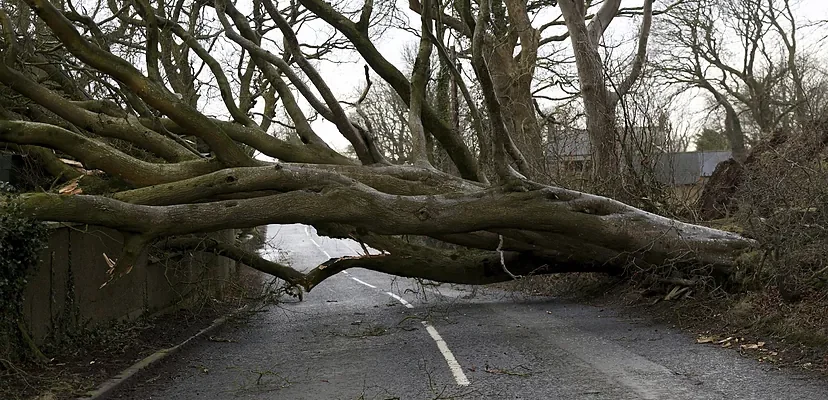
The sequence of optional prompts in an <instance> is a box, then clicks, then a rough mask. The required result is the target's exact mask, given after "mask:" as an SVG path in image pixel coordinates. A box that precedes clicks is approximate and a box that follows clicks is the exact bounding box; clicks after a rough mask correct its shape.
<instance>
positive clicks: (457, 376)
mask: <svg viewBox="0 0 828 400" xmlns="http://www.w3.org/2000/svg"><path fill="white" fill-rule="evenodd" d="M305 235H307V236H308V239H310V241H311V243H313V244H314V245H315V246H316V247H317V248H318V249H319V251H321V252H322V253H324V254H325V256H326V257H328V258H332V257H331V255H330V254H328V252H327V251H325V250H324V249H323V248H322V246H320V245H319V243H316V241H315V240H313V237H312V236H311V234H310V230H309V229H308V227H307V226H305ZM345 246H347V247H348V248H349V249H351V251H353V252H354V253H356V251H354V249H353V248H351V246H348V245H347V244H345ZM342 272H343V273H344V274H346V275H347V274H348V272H347V271H342ZM351 279H353V280H354V281H356V282H358V283H361V284H363V285H365V286H368V287H369V288H371V289H376V288H377V287H376V286H374V285H372V284H370V283H368V282H365V281H363V280H360V279H357V278H354V277H351ZM385 294H387V295H389V296H391V297H393V298H395V299H397V301H399V302H400V303H402V305H404V306H406V307H407V308H414V306H413V305H411V303H409V302H408V301H406V300H405V299H404V298H402V297H400V296H398V295H396V294H394V293H391V292H385ZM421 322H422V323H423V325H424V326H425V328H426V331H428V334H429V335H431V338H432V339H434V341H435V342H436V343H437V349H439V350H440V353H441V354H442V355H443V358H445V359H446V363H448V367H449V370H451V374H452V375H454V380H455V381H456V382H457V384H458V385H460V386H468V385H469V383H470V382H469V378H467V377H466V374H465V373H463V368H462V367H461V366H460V363H458V362H457V359H456V358H454V354H453V353H452V352H451V350H449V348H448V344H446V341H445V340H443V337H442V336H440V333H439V332H437V329H435V328H434V326H432V325H431V324H429V323H428V321H421Z"/></svg>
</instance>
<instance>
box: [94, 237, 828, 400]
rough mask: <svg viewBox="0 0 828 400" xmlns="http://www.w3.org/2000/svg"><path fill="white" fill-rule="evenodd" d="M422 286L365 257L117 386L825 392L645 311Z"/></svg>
mask: <svg viewBox="0 0 828 400" xmlns="http://www.w3.org/2000/svg"><path fill="white" fill-rule="evenodd" d="M269 236H271V238H272V240H271V244H272V245H274V246H275V247H279V248H282V249H285V250H284V251H282V250H280V251H276V250H273V251H271V252H270V253H269V256H270V257H274V258H281V259H282V260H289V261H290V263H291V264H292V265H293V266H294V267H295V268H300V269H303V270H307V269H310V268H313V267H315V266H316V265H318V264H320V263H321V262H323V261H325V260H327V259H328V257H337V256H342V255H354V254H357V252H358V250H359V249H360V247H359V245H358V244H356V243H354V242H348V241H339V240H333V239H328V238H322V237H319V236H317V235H316V234H315V233H314V230H313V228H308V227H305V226H302V225H279V226H277V225H273V226H270V227H269ZM444 286H445V285H443V286H440V287H430V286H426V287H423V286H421V285H417V284H416V283H415V282H414V281H413V280H409V279H402V278H394V277H391V276H388V275H384V274H380V273H375V272H371V271H366V270H356V269H355V270H351V271H348V273H347V274H339V275H337V276H334V277H332V278H330V279H328V280H327V281H325V282H323V283H322V284H321V285H320V286H318V287H317V288H315V289H314V290H313V291H312V292H311V293H309V294H307V295H306V296H305V299H304V301H302V302H295V301H293V302H286V303H282V304H279V305H274V306H271V307H269V308H267V309H266V310H263V311H262V312H259V313H256V315H254V316H252V317H250V318H248V319H246V320H244V321H237V322H234V323H230V324H228V325H226V326H225V327H223V328H222V329H220V330H219V331H217V332H214V333H213V334H212V335H211V336H212V339H213V340H209V339H202V340H201V341H199V342H198V343H195V344H193V345H191V346H189V347H188V348H186V349H185V350H183V351H181V352H179V353H176V354H175V355H173V356H171V357H169V358H168V359H166V360H165V361H163V362H162V363H161V364H160V365H158V366H156V367H153V368H152V369H150V370H148V371H145V372H143V373H142V374H140V375H139V376H138V377H137V379H135V380H134V381H133V383H131V384H129V385H128V386H127V387H125V388H123V389H121V390H119V391H118V392H117V393H115V394H113V395H112V396H111V397H110V398H118V399H173V400H176V399H236V398H238V399H450V398H453V399H828V385H827V384H826V383H825V382H824V381H820V380H818V379H815V378H809V377H804V376H799V375H797V374H794V373H792V372H790V371H778V370H775V369H773V368H772V366H768V365H764V364H760V363H758V362H756V361H753V360H751V359H748V358H743V357H740V356H739V355H738V354H737V353H736V352H734V351H724V350H721V349H717V348H715V347H713V346H709V345H699V344H695V341H694V340H693V338H692V337H690V336H688V335H686V334H683V333H681V332H678V331H676V330H673V329H669V328H665V327H663V326H657V325H654V324H652V323H650V322H648V321H646V320H645V319H635V318H631V317H629V316H620V315H618V314H616V313H613V312H612V311H610V310H603V309H599V308H595V307H590V306H584V305H578V304H571V303H567V302H563V301H559V300H555V299H526V298H520V297H517V296H512V295H509V294H504V293H502V292H497V291H491V290H490V291H484V290H477V291H475V290H472V289H471V288H463V287H444Z"/></svg>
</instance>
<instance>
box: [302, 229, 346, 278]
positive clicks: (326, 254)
mask: <svg viewBox="0 0 828 400" xmlns="http://www.w3.org/2000/svg"><path fill="white" fill-rule="evenodd" d="M305 235H307V236H308V239H310V241H311V243H313V245H314V246H316V248H317V249H319V251H321V252H322V254H324V255H325V257H328V258H333V257H331V255H330V254H328V252H327V251H325V249H323V248H322V246H320V245H319V243H316V240H313V236H311V234H310V229H309V228H308V226H307V225H305ZM342 274H344V275H350V274H349V273H348V271H342Z"/></svg>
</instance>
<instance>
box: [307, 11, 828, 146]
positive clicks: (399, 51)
mask: <svg viewBox="0 0 828 400" xmlns="http://www.w3.org/2000/svg"><path fill="white" fill-rule="evenodd" d="M794 1H795V0H794ZM641 3H642V0H625V1H624V2H623V3H622V7H632V6H640V5H641ZM397 7H398V8H399V9H400V10H404V13H405V15H407V16H408V18H409V21H411V22H412V23H414V24H417V26H418V24H419V16H418V15H416V14H414V13H412V12H410V11H408V1H407V0H398V1H397ZM656 8H658V7H656ZM552 12H554V14H555V15H557V10H554V11H552ZM796 13H797V15H798V18H801V19H802V21H816V20H826V19H828V0H799V1H798V4H797V6H796ZM543 17H544V16H541V17H539V18H538V19H537V20H536V21H534V25H535V26H540V25H541V24H543V23H545V22H547V21H548V20H549V19H548V18H543ZM656 18H657V17H656ZM610 28H611V29H610V30H609V31H608V33H609V34H610V35H613V36H614V37H626V38H629V37H631V36H632V35H634V34H635V32H637V30H638V20H633V19H631V18H616V20H615V21H613V23H612V25H611V26H610ZM303 34H307V33H304V32H303ZM803 34H807V35H808V37H805V38H799V39H800V40H801V41H802V43H801V44H802V46H803V47H804V46H808V45H809V44H811V45H812V44H813V43H814V39H813V38H814V36H822V35H823V34H822V32H814V30H810V31H807V32H806V31H805V30H803ZM826 34H828V32H826ZM417 40H418V39H417V38H416V37H415V36H414V35H412V34H411V33H408V32H405V31H402V30H399V29H390V30H388V31H386V32H385V33H384V34H383V35H382V36H381V37H380V38H379V39H378V41H377V42H376V46H377V48H378V49H379V50H380V52H381V53H382V54H383V55H384V56H385V57H386V58H388V60H389V61H391V62H392V63H394V64H395V65H396V66H397V67H398V68H400V69H401V70H404V69H405V62H404V57H403V51H404V47H405V46H406V45H409V46H410V45H412V44H414V43H416V41H417ZM811 47H813V46H811ZM816 51H818V52H820V53H821V54H822V55H823V56H825V55H826V52H825V50H823V49H822V48H819V49H816ZM346 59H348V60H352V61H350V62H345V63H337V64H333V63H329V62H321V63H320V64H319V65H318V67H319V69H320V72H321V73H322V74H323V76H325V77H326V78H327V81H328V83H329V84H330V85H331V88H332V90H333V91H334V93H335V94H337V95H338V97H339V99H340V100H354V99H355V93H356V91H357V90H358V88H360V87H361V86H362V85H364V77H363V65H364V64H365V63H364V61H362V60H361V59H360V58H359V57H358V56H356V55H353V54H351V55H348V56H347V57H346ZM372 76H375V75H374V74H373V71H372ZM374 79H376V78H374ZM691 114H692V112H691V113H685V114H684V115H685V116H687V115H691ZM685 122H686V121H685ZM690 123H691V124H692V123H693V122H690ZM313 127H314V129H315V130H316V131H317V133H318V134H319V135H320V136H321V137H322V138H323V139H324V140H326V141H327V142H328V143H329V144H330V145H331V146H333V147H334V148H337V149H344V148H345V147H346V146H347V145H348V142H347V140H345V138H343V137H342V135H341V134H340V133H339V132H338V131H337V130H336V129H335V128H334V126H333V125H332V124H330V123H329V122H327V121H324V120H319V121H316V122H314V123H313Z"/></svg>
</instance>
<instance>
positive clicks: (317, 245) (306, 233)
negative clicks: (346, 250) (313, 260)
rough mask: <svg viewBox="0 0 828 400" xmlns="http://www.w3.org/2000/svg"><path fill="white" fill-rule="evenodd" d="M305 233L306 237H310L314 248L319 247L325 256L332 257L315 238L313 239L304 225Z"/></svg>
mask: <svg viewBox="0 0 828 400" xmlns="http://www.w3.org/2000/svg"><path fill="white" fill-rule="evenodd" d="M305 235H308V239H310V241H311V243H313V245H314V246H316V248H317V249H319V251H321V252H322V254H324V255H325V257H328V258H333V257H331V255H330V254H328V252H327V251H325V249H323V248H322V246H320V245H319V243H316V240H313V236H311V234H310V231H309V230H308V227H307V226H305Z"/></svg>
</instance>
